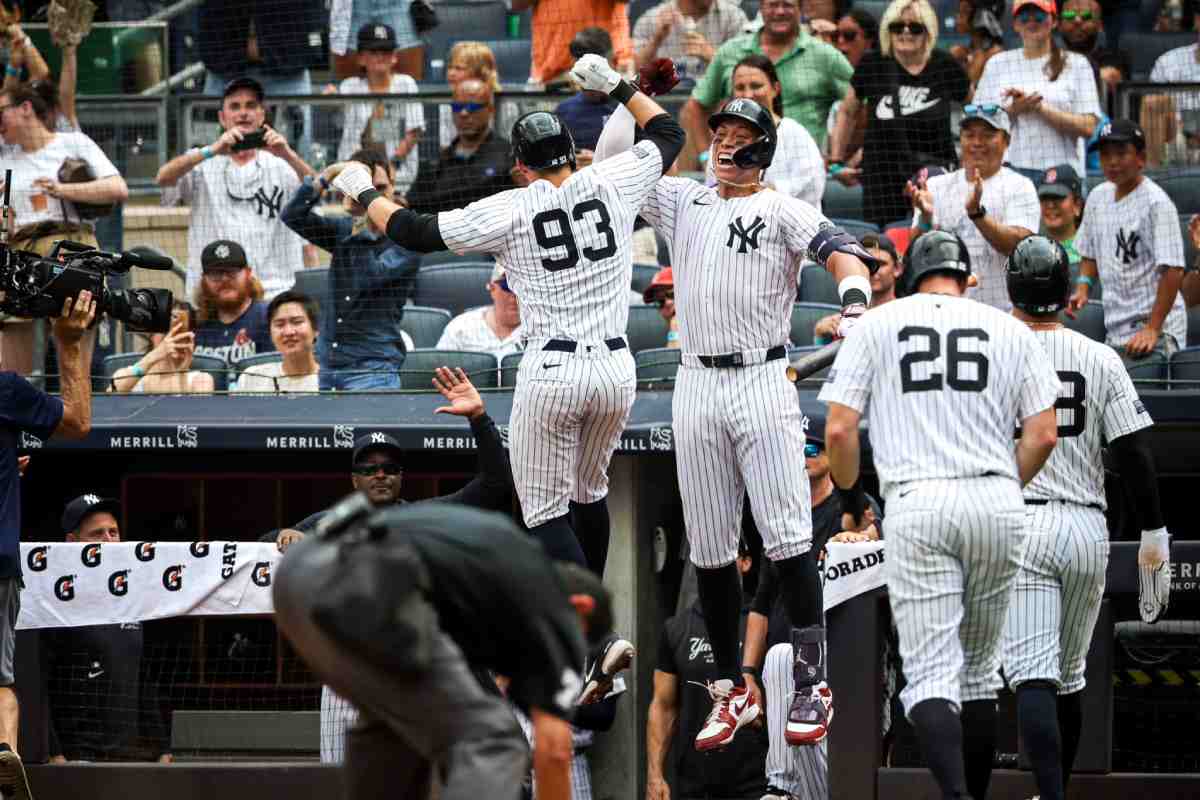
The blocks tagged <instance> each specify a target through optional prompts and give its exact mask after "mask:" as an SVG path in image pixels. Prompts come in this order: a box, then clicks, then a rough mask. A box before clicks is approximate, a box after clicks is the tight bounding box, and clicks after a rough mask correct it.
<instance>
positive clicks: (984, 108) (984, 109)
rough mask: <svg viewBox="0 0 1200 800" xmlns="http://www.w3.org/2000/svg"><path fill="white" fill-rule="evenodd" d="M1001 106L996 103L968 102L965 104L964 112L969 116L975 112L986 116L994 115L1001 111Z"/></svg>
mask: <svg viewBox="0 0 1200 800" xmlns="http://www.w3.org/2000/svg"><path fill="white" fill-rule="evenodd" d="M1000 110H1001V109H1000V106H998V105H996V104H995V103H968V104H967V105H965V106H963V113H964V114H966V115H967V116H968V117H969V116H971V115H973V114H982V115H983V116H985V117H994V116H995V115H996V114H998V113H999V112H1000Z"/></svg>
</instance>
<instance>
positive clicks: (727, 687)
mask: <svg viewBox="0 0 1200 800" xmlns="http://www.w3.org/2000/svg"><path fill="white" fill-rule="evenodd" d="M707 688H708V696H709V697H711V698H712V700H713V707H712V711H710V712H708V719H706V720H705V721H704V727H703V728H701V729H700V733H698V734H697V735H696V749H697V750H699V751H700V752H704V751H705V750H715V749H717V748H719V747H724V746H725V745H727V744H729V743H730V742H732V741H733V737H734V734H736V733H737V732H738V731H739V730H740V729H741V728H744V727H745V726H747V725H749V724H750V723H751V722H754V720H756V719H758V715H759V713H760V711H761V709H760V708H759V707H758V701H757V700H755V699H754V693H753V692H751V691H750V690H749V689H748V688H746V687H745V686H734V685H733V681H731V680H729V679H728V678H726V679H724V680H719V681H710V682H709V683H708V686H707Z"/></svg>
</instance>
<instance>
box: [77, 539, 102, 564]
mask: <svg viewBox="0 0 1200 800" xmlns="http://www.w3.org/2000/svg"><path fill="white" fill-rule="evenodd" d="M79 560H80V561H82V562H83V565H84V566H85V567H98V566H100V543H99V542H92V543H91V544H89V545H88V546H87V547H85V548H83V550H81V551H80V552H79Z"/></svg>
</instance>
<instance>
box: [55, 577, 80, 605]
mask: <svg viewBox="0 0 1200 800" xmlns="http://www.w3.org/2000/svg"><path fill="white" fill-rule="evenodd" d="M54 596H55V597H57V598H58V599H59V600H62V601H63V602H64V603H66V602H70V601H71V600H74V599H75V576H74V575H63V576H62V577H61V578H59V579H58V580H56V581H55V582H54Z"/></svg>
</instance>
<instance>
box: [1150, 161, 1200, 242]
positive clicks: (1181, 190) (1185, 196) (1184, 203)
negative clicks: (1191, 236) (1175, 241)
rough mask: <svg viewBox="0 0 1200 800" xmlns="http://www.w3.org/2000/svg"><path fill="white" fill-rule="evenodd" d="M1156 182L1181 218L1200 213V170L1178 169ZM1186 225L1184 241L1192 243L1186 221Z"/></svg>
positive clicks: (1157, 179)
mask: <svg viewBox="0 0 1200 800" xmlns="http://www.w3.org/2000/svg"><path fill="white" fill-rule="evenodd" d="M1154 182H1155V183H1157V184H1158V185H1159V186H1161V187H1162V189H1163V191H1164V192H1166V193H1167V196H1168V197H1170V198H1171V202H1172V203H1174V204H1175V210H1176V211H1177V212H1178V213H1179V216H1180V217H1181V218H1187V219H1190V218H1191V216H1192V214H1200V170H1195V169H1188V170H1176V171H1174V172H1172V173H1171V174H1170V175H1164V176H1163V177H1161V178H1155V179H1154ZM1184 225H1185V227H1184V234H1183V239H1184V243H1185V244H1190V243H1189V242H1188V241H1187V239H1188V236H1187V227H1186V222H1185V223H1184Z"/></svg>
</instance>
